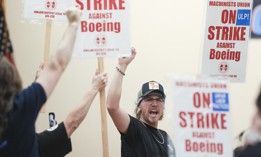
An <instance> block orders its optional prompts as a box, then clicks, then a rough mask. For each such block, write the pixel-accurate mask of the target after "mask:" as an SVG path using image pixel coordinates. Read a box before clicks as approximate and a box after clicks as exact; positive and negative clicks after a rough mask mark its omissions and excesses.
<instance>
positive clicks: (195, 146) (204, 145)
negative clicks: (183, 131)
mask: <svg viewBox="0 0 261 157" xmlns="http://www.w3.org/2000/svg"><path fill="white" fill-rule="evenodd" d="M185 150H186V151H187V152H201V153H204V152H205V153H215V154H219V155H222V154H223V143H214V142H208V141H207V140H206V141H204V142H203V141H202V142H197V141H194V142H193V141H191V140H189V139H186V140H185Z"/></svg>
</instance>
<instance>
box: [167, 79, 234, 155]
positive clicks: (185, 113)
mask: <svg viewBox="0 0 261 157" xmlns="http://www.w3.org/2000/svg"><path fill="white" fill-rule="evenodd" d="M172 89H173V109H172V113H171V115H173V125H174V129H173V130H174V132H175V140H174V142H175V147H176V154H177V157H231V156H233V148H232V142H233V140H232V127H231V114H230V105H229V91H228V90H229V84H228V81H224V80H213V79H212V80H200V79H188V78H186V79H173V86H172Z"/></svg>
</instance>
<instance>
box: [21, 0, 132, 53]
mask: <svg viewBox="0 0 261 157" xmlns="http://www.w3.org/2000/svg"><path fill="white" fill-rule="evenodd" d="M129 2H130V1H125V0H102V1H93V0H25V6H24V8H25V9H24V17H25V18H27V19H40V20H51V21H66V16H65V11H66V10H67V9H68V8H70V7H78V8H80V9H81V10H82V12H83V15H82V18H81V24H80V28H79V31H78V35H77V39H76V43H75V46H74V57H106V56H108V57H111V56H112V57H115V56H117V57H118V56H129V55H130V53H131V48H130V32H129V31H130V22H129V19H130V15H129V11H130V5H129Z"/></svg>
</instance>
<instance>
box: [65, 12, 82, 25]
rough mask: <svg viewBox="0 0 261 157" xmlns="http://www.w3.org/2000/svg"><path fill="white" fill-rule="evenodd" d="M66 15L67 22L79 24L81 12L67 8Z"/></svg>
mask: <svg viewBox="0 0 261 157" xmlns="http://www.w3.org/2000/svg"><path fill="white" fill-rule="evenodd" d="M66 15H67V18H68V21H69V22H71V23H72V22H79V21H80V18H81V15H82V11H81V10H80V9H79V8H69V9H68V10H67V11H66Z"/></svg>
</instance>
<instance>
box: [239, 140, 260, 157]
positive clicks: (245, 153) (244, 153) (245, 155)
mask: <svg viewBox="0 0 261 157" xmlns="http://www.w3.org/2000/svg"><path fill="white" fill-rule="evenodd" d="M235 157H261V143H260V142H258V143H257V144H255V145H248V146H247V147H245V148H244V149H241V150H240V152H238V153H237V154H236V155H235Z"/></svg>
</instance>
